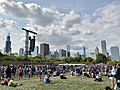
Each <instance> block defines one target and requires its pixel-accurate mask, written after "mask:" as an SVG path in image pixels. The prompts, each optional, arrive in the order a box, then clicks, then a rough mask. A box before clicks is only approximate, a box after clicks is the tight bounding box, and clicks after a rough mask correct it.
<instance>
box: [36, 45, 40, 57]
mask: <svg viewBox="0 0 120 90" xmlns="http://www.w3.org/2000/svg"><path fill="white" fill-rule="evenodd" d="M36 48H37V56H38V55H39V46H36Z"/></svg>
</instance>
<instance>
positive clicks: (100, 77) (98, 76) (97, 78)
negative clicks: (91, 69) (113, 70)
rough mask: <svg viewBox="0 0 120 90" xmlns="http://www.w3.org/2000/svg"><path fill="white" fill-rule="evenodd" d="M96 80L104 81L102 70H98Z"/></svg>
mask: <svg viewBox="0 0 120 90" xmlns="http://www.w3.org/2000/svg"><path fill="white" fill-rule="evenodd" d="M94 81H98V82H102V81H103V80H102V75H101V72H98V73H97V75H96V78H95V80H94Z"/></svg>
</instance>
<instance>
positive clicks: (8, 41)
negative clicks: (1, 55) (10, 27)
mask: <svg viewBox="0 0 120 90" xmlns="http://www.w3.org/2000/svg"><path fill="white" fill-rule="evenodd" d="M10 53H11V41H10V34H8V36H7V39H6V43H5V54H10Z"/></svg>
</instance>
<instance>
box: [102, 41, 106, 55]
mask: <svg viewBox="0 0 120 90" xmlns="http://www.w3.org/2000/svg"><path fill="white" fill-rule="evenodd" d="M101 48H102V53H103V54H104V55H106V56H107V48H106V41H105V40H103V41H101Z"/></svg>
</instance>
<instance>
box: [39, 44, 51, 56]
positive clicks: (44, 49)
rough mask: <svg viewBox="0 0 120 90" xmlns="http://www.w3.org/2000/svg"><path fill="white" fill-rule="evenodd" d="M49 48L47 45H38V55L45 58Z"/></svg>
mask: <svg viewBox="0 0 120 90" xmlns="http://www.w3.org/2000/svg"><path fill="white" fill-rule="evenodd" d="M49 52H50V48H49V44H46V43H42V44H40V55H41V56H42V57H43V58H45V56H47V55H49Z"/></svg>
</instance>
